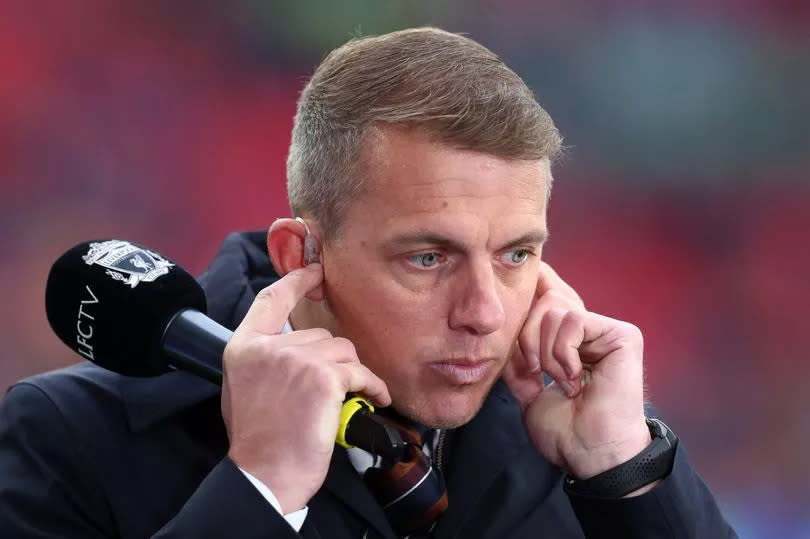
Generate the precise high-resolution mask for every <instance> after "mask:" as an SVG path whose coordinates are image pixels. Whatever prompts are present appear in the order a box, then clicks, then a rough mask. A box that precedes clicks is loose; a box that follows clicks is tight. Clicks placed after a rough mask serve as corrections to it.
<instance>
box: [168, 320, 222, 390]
mask: <svg viewBox="0 0 810 539" xmlns="http://www.w3.org/2000/svg"><path fill="white" fill-rule="evenodd" d="M232 335H233V331H231V330H229V329H228V328H226V327H225V326H222V325H220V324H218V323H217V322H214V321H213V320H211V319H210V318H208V317H207V316H205V315H204V314H203V313H201V312H200V311H198V310H196V309H185V310H183V311H180V312H179V313H177V314H176V315H174V317H173V318H172V319H171V320H170V321H169V323H168V325H167V326H166V331H165V332H164V333H163V351H164V352H165V353H166V354H167V355H168V356H169V357H170V358H171V359H170V361H169V366H170V367H172V368H174V369H180V370H183V371H187V372H190V373H191V374H194V375H195V376H199V377H200V378H202V379H204V380H208V381H209V382H212V383H214V384H216V385H218V386H221V385H222V352H224V351H225V345H226V344H228V341H229V340H230V338H231V336H232Z"/></svg>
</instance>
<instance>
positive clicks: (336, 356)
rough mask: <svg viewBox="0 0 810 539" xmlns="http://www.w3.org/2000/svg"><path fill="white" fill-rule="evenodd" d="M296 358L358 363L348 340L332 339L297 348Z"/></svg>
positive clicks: (353, 348) (354, 350)
mask: <svg viewBox="0 0 810 539" xmlns="http://www.w3.org/2000/svg"><path fill="white" fill-rule="evenodd" d="M295 353H296V356H297V357H303V358H307V359H315V360H318V361H324V362H331V363H359V362H360V359H359V358H358V357H357V349H355V347H354V344H353V343H352V342H351V341H350V340H349V339H344V338H342V337H333V338H331V339H325V340H320V341H315V342H310V343H307V344H304V345H302V346H299V347H297V348H296V350H295Z"/></svg>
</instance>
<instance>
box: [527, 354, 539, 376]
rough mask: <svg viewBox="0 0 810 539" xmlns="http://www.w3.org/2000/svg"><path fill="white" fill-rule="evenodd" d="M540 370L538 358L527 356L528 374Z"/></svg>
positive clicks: (534, 355) (532, 355)
mask: <svg viewBox="0 0 810 539" xmlns="http://www.w3.org/2000/svg"><path fill="white" fill-rule="evenodd" d="M539 370H540V357H538V355H537V354H529V372H538V371H539Z"/></svg>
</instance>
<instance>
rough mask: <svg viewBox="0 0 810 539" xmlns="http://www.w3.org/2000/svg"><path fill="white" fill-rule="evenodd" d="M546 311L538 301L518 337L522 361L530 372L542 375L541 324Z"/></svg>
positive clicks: (530, 311)
mask: <svg viewBox="0 0 810 539" xmlns="http://www.w3.org/2000/svg"><path fill="white" fill-rule="evenodd" d="M545 311H546V309H544V308H543V305H541V304H540V302H539V301H538V302H537V303H536V304H535V305H534V306H532V308H531V309H530V310H529V316H527V317H526V321H525V322H524V323H523V327H522V328H521V329H520V334H519V335H518V345H519V346H520V350H519V352H520V359H521V360H522V361H523V362H524V365H525V368H526V370H527V371H528V372H533V373H537V374H539V373H540V322H541V321H542V320H543V314H545Z"/></svg>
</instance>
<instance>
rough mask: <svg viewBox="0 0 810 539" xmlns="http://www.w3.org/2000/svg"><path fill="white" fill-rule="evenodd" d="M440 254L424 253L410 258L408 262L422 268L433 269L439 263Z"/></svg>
mask: <svg viewBox="0 0 810 539" xmlns="http://www.w3.org/2000/svg"><path fill="white" fill-rule="evenodd" d="M439 256H440V255H439V253H422V254H418V255H413V256H409V257H408V260H410V261H411V262H413V263H414V264H416V265H417V266H419V267H422V268H432V267H433V266H435V265H436V264H438V263H439Z"/></svg>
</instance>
